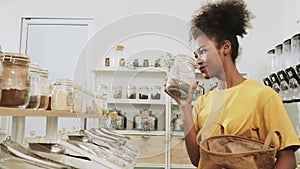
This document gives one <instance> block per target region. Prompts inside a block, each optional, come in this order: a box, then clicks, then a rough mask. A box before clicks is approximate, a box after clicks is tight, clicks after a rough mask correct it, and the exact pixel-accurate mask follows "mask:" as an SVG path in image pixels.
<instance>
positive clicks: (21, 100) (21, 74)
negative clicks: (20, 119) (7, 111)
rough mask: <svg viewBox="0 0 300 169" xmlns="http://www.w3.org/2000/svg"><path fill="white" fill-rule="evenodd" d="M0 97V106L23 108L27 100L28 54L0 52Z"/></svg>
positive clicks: (28, 84) (28, 85) (28, 82)
mask: <svg viewBox="0 0 300 169" xmlns="http://www.w3.org/2000/svg"><path fill="white" fill-rule="evenodd" d="M1 60H2V63H3V75H2V79H3V80H2V97H1V101H0V106H4V107H15V108H21V109H25V108H26V106H27V104H28V102H29V88H30V81H29V63H30V60H29V58H28V56H26V55H22V54H18V53H2V55H1Z"/></svg>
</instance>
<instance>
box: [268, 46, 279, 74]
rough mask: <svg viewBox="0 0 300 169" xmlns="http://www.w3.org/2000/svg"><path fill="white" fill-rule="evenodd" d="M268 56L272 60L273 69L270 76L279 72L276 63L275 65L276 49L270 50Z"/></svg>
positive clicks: (271, 68)
mask: <svg viewBox="0 0 300 169" xmlns="http://www.w3.org/2000/svg"><path fill="white" fill-rule="evenodd" d="M267 54H268V56H270V57H271V58H270V59H271V65H270V66H271V67H270V72H269V74H271V73H275V72H276V71H277V70H276V66H275V65H276V63H275V49H270V50H269V51H268V52H267Z"/></svg>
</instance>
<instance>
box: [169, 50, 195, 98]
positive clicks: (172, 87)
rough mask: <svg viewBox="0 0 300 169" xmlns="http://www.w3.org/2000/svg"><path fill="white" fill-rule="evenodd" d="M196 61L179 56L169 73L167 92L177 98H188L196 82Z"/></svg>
mask: <svg viewBox="0 0 300 169" xmlns="http://www.w3.org/2000/svg"><path fill="white" fill-rule="evenodd" d="M195 68H196V61H195V60H194V59H193V58H192V57H190V56H187V55H178V56H177V57H176V59H175V62H174V65H173V66H172V67H171V69H170V72H169V73H168V80H167V84H166V89H167V91H168V92H169V93H170V94H172V95H174V96H177V97H180V98H186V97H187V96H188V95H189V94H190V92H191V89H192V84H193V83H194V82H195Z"/></svg>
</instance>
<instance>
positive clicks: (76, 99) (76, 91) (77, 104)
mask: <svg viewBox="0 0 300 169" xmlns="http://www.w3.org/2000/svg"><path fill="white" fill-rule="evenodd" d="M82 96H83V94H82V87H81V86H80V85H79V84H74V86H73V110H74V111H75V112H76V113H82Z"/></svg>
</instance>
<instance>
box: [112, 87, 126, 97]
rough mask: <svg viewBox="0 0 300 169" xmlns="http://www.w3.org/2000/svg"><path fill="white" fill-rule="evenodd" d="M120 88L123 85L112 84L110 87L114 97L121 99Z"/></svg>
mask: <svg viewBox="0 0 300 169" xmlns="http://www.w3.org/2000/svg"><path fill="white" fill-rule="evenodd" d="M122 90H123V87H122V86H120V85H114V86H113V87H112V94H113V98H114V99H122Z"/></svg>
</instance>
